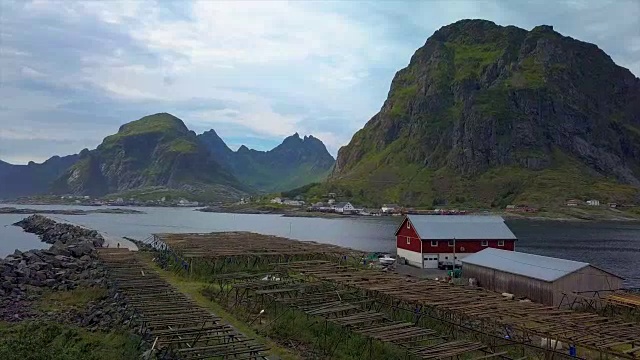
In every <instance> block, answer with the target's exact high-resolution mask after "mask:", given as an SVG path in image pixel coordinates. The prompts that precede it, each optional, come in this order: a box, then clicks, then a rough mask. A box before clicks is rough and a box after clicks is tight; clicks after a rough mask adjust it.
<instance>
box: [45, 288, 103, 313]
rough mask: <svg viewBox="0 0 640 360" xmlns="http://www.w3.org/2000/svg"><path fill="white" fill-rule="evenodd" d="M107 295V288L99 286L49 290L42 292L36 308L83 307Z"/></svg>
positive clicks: (62, 308)
mask: <svg viewBox="0 0 640 360" xmlns="http://www.w3.org/2000/svg"><path fill="white" fill-rule="evenodd" d="M106 297H107V290H106V289H105V288H100V287H91V288H77V289H74V290H68V291H51V292H47V293H44V294H43V295H42V297H41V298H40V300H39V301H38V308H39V309H40V310H42V311H55V312H59V311H64V310H70V309H78V310H79V309H83V308H85V307H86V306H87V304H89V303H90V302H92V301H98V300H101V299H104V298H106Z"/></svg>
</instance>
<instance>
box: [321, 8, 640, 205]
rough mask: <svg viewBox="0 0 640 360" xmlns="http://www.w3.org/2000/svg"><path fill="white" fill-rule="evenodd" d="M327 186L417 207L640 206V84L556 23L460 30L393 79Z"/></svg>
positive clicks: (446, 30) (435, 39)
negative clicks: (575, 201)
mask: <svg viewBox="0 0 640 360" xmlns="http://www.w3.org/2000/svg"><path fill="white" fill-rule="evenodd" d="M324 187H325V188H329V187H334V188H336V189H338V190H340V189H342V190H343V191H345V192H348V193H349V194H354V198H355V199H356V200H357V199H359V198H360V199H362V200H363V201H364V200H366V201H369V202H375V203H384V202H399V203H401V204H404V205H422V206H433V205H436V206H437V205H441V204H456V203H458V204H467V205H474V206H489V205H492V206H499V207H503V206H505V205H507V204H511V203H528V204H537V205H549V204H561V203H562V202H563V201H564V200H565V199H568V198H574V197H575V198H597V199H600V200H602V201H613V202H637V201H639V200H640V196H639V195H640V190H639V187H640V79H638V78H637V77H636V76H634V75H633V74H632V73H631V72H630V71H629V70H627V69H625V68H622V67H620V66H618V65H616V64H615V63H614V62H613V61H612V60H611V58H610V57H609V56H608V55H607V54H605V53H604V52H603V51H602V50H600V49H599V48H598V47H597V46H595V45H593V44H589V43H585V42H582V41H578V40H575V39H572V38H569V37H565V36H562V35H561V34H559V33H557V32H555V31H554V30H553V28H552V27H551V26H538V27H535V28H534V29H532V30H531V31H527V30H524V29H520V28H517V27H514V26H506V27H503V26H498V25H496V24H494V23H492V22H490V21H486V20H462V21H458V22H456V23H454V24H451V25H447V26H444V27H442V28H441V29H439V30H437V31H436V32H435V33H434V34H433V35H432V36H431V37H429V39H428V40H427V41H426V43H425V45H424V46H423V47H421V48H419V49H418V50H417V51H416V52H415V54H414V55H413V56H412V57H411V61H410V62H409V65H408V66H407V67H406V68H404V69H402V70H400V71H398V72H397V73H396V75H395V77H394V79H393V81H392V83H391V87H390V90H389V95H388V98H387V100H386V101H385V102H384V104H383V106H382V108H381V109H380V112H379V113H377V114H376V115H375V116H373V118H371V119H370V120H369V122H367V124H366V125H365V126H364V128H363V129H361V130H359V131H358V132H357V133H356V134H355V135H354V136H353V138H352V139H351V141H350V142H349V144H348V145H346V146H344V147H342V148H341V149H340V150H339V152H338V156H337V160H336V166H335V168H334V171H333V172H332V174H331V176H330V179H329V182H328V183H326V184H325V185H324ZM325 190H326V189H325Z"/></svg>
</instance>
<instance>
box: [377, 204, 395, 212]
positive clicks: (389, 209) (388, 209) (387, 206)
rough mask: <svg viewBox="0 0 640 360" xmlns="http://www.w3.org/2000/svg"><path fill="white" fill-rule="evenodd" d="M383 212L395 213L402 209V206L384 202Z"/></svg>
mask: <svg viewBox="0 0 640 360" xmlns="http://www.w3.org/2000/svg"><path fill="white" fill-rule="evenodd" d="M380 211H382V213H383V214H393V213H396V212H399V211H400V207H399V206H398V205H396V204H383V205H382V208H380Z"/></svg>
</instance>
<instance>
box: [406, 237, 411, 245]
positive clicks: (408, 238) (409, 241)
mask: <svg viewBox="0 0 640 360" xmlns="http://www.w3.org/2000/svg"><path fill="white" fill-rule="evenodd" d="M407 245H411V238H410V237H408V236H407Z"/></svg>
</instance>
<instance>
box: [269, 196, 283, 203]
mask: <svg viewBox="0 0 640 360" xmlns="http://www.w3.org/2000/svg"><path fill="white" fill-rule="evenodd" d="M271 203H272V204H282V199H281V198H279V197H274V198H273V199H271Z"/></svg>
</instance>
